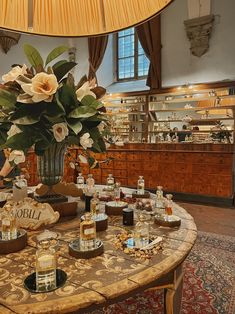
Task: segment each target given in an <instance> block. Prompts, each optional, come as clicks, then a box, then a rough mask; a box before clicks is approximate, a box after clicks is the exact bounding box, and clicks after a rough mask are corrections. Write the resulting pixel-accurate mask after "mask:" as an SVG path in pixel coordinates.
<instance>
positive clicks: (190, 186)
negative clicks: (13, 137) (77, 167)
mask: <svg viewBox="0 0 235 314" xmlns="http://www.w3.org/2000/svg"><path fill="white" fill-rule="evenodd" d="M233 147H234V146H233V144H192V143H184V144H183V143H178V144H173V143H169V144H126V145H125V146H123V147H118V146H116V147H114V148H112V149H109V150H108V152H107V153H102V154H97V156H96V158H97V159H98V160H104V159H106V158H107V157H112V158H114V160H113V161H111V162H109V163H108V164H101V167H100V169H92V170H89V168H88V166H87V165H83V166H82V172H83V174H84V175H87V174H88V173H89V172H91V173H92V174H93V175H94V178H95V180H96V183H105V182H106V178H107V176H108V174H109V173H112V174H113V176H114V177H115V179H116V180H117V181H120V182H121V184H122V185H123V186H129V187H136V184H137V180H138V176H139V175H143V176H144V178H145V184H146V188H147V189H153V190H156V187H157V186H158V185H161V186H163V188H164V191H168V192H172V193H173V194H174V195H180V196H181V199H182V198H183V199H184V197H183V196H185V195H186V197H188V199H189V200H196V201H197V200H205V201H207V200H208V202H212V203H220V204H222V203H226V204H227V205H228V204H229V205H231V204H232V202H233V195H234V190H233V158H234V153H233V150H234V148H233ZM71 154H73V156H74V157H75V158H76V154H77V151H76V150H75V149H73V150H71ZM27 165H28V166H27V168H28V169H30V174H31V179H30V182H29V183H30V185H35V184H37V183H38V179H37V175H36V158H35V156H34V155H33V154H31V155H30V156H29V158H28V162H27ZM75 178H76V173H74V170H73V169H71V168H70V167H69V162H68V160H67V159H66V161H65V175H64V179H65V180H66V181H67V182H71V181H73V180H75ZM201 196H203V197H204V198H202V197H201Z"/></svg>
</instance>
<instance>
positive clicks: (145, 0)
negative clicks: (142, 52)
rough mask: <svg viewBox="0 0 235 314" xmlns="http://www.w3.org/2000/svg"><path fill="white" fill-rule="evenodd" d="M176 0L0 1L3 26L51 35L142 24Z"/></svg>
mask: <svg viewBox="0 0 235 314" xmlns="http://www.w3.org/2000/svg"><path fill="white" fill-rule="evenodd" d="M173 1H174V0H0V28H4V29H9V30H14V31H18V32H25V33H32V34H39V35H49V36H66V37H73V36H94V35H101V34H106V33H112V32H115V31H118V30H121V29H125V28H128V27H131V26H133V25H138V24H140V23H142V22H144V21H147V20H148V19H150V18H151V17H153V16H155V15H156V14H158V13H159V12H160V11H161V10H163V9H164V8H165V7H166V6H167V5H169V4H170V3H171V2H173Z"/></svg>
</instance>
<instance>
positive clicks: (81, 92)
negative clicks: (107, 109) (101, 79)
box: [76, 81, 96, 101]
mask: <svg viewBox="0 0 235 314" xmlns="http://www.w3.org/2000/svg"><path fill="white" fill-rule="evenodd" d="M95 86H96V85H95V84H94V83H93V81H91V82H89V81H87V82H85V83H84V84H83V85H82V86H81V87H80V88H79V89H77V91H76V95H77V100H79V101H81V100H82V98H83V97H84V96H87V95H91V96H93V97H94V98H96V95H95V93H93V92H92V91H91V89H92V88H94V87H95Z"/></svg>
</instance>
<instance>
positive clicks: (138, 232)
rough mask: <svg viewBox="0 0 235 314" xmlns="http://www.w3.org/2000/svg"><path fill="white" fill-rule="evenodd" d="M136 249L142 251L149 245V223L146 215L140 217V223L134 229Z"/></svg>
mask: <svg viewBox="0 0 235 314" xmlns="http://www.w3.org/2000/svg"><path fill="white" fill-rule="evenodd" d="M134 243H135V247H136V248H138V249H140V248H142V247H144V246H146V245H148V244H149V223H148V222H147V221H146V218H145V216H144V215H139V221H138V222H137V223H136V226H135V229H134Z"/></svg>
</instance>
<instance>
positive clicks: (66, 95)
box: [59, 84, 78, 111]
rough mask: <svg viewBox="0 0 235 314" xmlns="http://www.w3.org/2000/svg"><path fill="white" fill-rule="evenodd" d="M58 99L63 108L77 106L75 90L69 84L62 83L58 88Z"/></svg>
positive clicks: (70, 108)
mask: <svg viewBox="0 0 235 314" xmlns="http://www.w3.org/2000/svg"><path fill="white" fill-rule="evenodd" d="M59 99H60V102H61V103H62V105H63V106H64V108H66V109H67V111H71V110H72V109H73V108H76V107H77V106H78V101H77V98H76V94H75V91H74V89H73V88H72V87H71V86H69V85H66V84H64V85H63V86H62V87H61V88H60V89H59Z"/></svg>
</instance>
